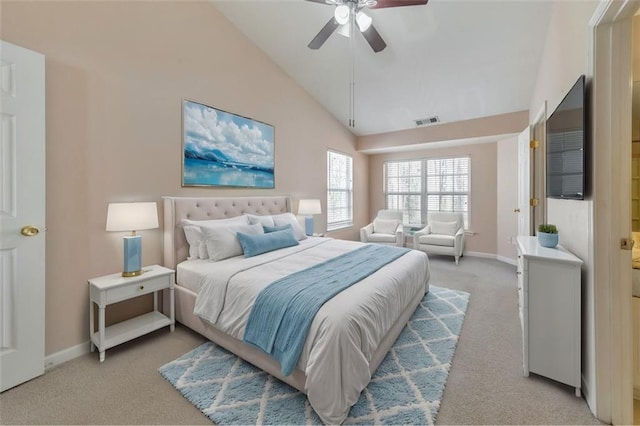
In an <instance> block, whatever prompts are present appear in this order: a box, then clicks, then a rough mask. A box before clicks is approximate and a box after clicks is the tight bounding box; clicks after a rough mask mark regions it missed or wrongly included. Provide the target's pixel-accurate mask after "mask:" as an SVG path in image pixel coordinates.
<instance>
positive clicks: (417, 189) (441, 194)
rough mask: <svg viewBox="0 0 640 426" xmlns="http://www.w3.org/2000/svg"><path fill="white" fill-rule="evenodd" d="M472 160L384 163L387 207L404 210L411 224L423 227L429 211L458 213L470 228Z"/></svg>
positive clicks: (441, 159)
mask: <svg viewBox="0 0 640 426" xmlns="http://www.w3.org/2000/svg"><path fill="white" fill-rule="evenodd" d="M470 163H471V159H470V157H468V156H465V157H452V158H431V159H425V160H408V161H388V162H386V163H385V164H384V179H385V182H384V184H385V194H386V203H387V208H388V209H392V210H402V212H403V222H404V223H405V224H407V225H422V224H423V223H426V222H427V220H426V219H427V215H428V213H429V212H457V213H462V215H463V217H464V226H465V228H468V227H469V188H470V176H471V173H470Z"/></svg>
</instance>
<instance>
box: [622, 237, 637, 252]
mask: <svg viewBox="0 0 640 426" xmlns="http://www.w3.org/2000/svg"><path fill="white" fill-rule="evenodd" d="M634 243H635V241H633V238H620V248H621V249H622V250H631V249H632V248H633V245H634Z"/></svg>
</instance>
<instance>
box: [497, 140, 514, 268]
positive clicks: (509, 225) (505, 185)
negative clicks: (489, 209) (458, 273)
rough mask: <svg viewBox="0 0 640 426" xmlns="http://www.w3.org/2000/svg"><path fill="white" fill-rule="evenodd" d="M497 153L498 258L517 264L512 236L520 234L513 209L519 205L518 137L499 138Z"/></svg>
mask: <svg viewBox="0 0 640 426" xmlns="http://www.w3.org/2000/svg"><path fill="white" fill-rule="evenodd" d="M497 155H498V161H497V173H498V177H497V190H498V195H497V199H496V204H497V208H496V214H497V222H498V225H497V229H496V240H497V252H496V254H497V255H498V259H500V260H502V261H504V262H512V263H513V264H515V262H516V248H515V245H514V244H513V243H512V238H513V237H514V236H516V235H517V234H518V216H517V214H516V213H515V212H514V211H513V210H514V209H515V208H516V207H517V206H518V137H517V136H514V137H511V138H507V139H502V140H499V141H498V143H497Z"/></svg>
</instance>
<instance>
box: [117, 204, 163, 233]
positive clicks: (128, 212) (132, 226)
mask: <svg viewBox="0 0 640 426" xmlns="http://www.w3.org/2000/svg"><path fill="white" fill-rule="evenodd" d="M157 227H158V207H157V205H156V203H155V202H149V203H109V207H108V208H107V231H140V230H142V229H153V228H157Z"/></svg>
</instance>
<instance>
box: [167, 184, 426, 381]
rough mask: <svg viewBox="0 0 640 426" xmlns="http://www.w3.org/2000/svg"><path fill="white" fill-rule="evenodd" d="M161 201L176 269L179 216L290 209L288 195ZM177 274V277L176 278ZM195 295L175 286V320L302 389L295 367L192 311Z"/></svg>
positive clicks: (183, 247)
mask: <svg viewBox="0 0 640 426" xmlns="http://www.w3.org/2000/svg"><path fill="white" fill-rule="evenodd" d="M163 201H164V266H166V267H168V268H172V269H175V268H176V265H178V263H180V262H182V261H184V260H186V259H187V254H188V253H189V247H188V245H187V241H186V238H185V236H184V232H183V230H182V227H181V226H180V221H181V220H182V219H191V220H207V219H225V218H230V217H235V216H240V215H243V214H256V215H272V214H280V213H286V212H290V211H291V202H290V200H289V198H288V197H284V196H275V197H242V198H192V197H163ZM179 278H180V277H179V276H178V274H176V279H177V280H179ZM195 299H196V294H195V293H193V292H192V291H191V290H189V289H186V288H184V287H181V286H180V285H177V286H176V288H175V309H176V320H177V321H178V322H180V323H181V324H183V325H185V326H187V327H189V328H190V329H192V330H194V331H196V332H198V333H200V334H202V335H203V336H205V337H207V338H208V339H210V340H211V341H213V342H214V343H216V344H218V345H220V346H222V347H224V348H225V349H227V350H229V351H230V352H233V353H234V354H236V355H238V356H239V357H241V358H243V359H245V360H246V361H248V362H250V363H252V364H253V365H255V366H257V367H259V368H260V369H262V370H264V371H266V372H267V373H269V374H271V375H272V376H274V377H277V378H278V379H280V380H282V381H283V382H285V383H287V384H289V385H291V386H293V387H294V388H296V389H298V390H300V391H301V392H305V380H306V377H305V374H304V372H303V371H300V370H299V369H297V368H296V369H295V370H294V372H293V373H292V374H291V375H289V376H284V375H283V374H282V372H281V371H280V364H279V363H278V362H277V361H275V360H274V359H273V358H271V357H269V356H268V355H265V354H264V353H263V352H261V351H260V350H258V349H256V348H254V347H252V346H249V345H247V344H245V343H244V342H242V341H241V340H238V339H235V338H233V337H231V336H229V335H227V334H225V333H223V332H221V331H220V330H218V329H217V328H215V327H213V326H212V325H210V324H209V323H207V322H205V321H203V320H202V319H200V318H199V317H197V316H196V315H194V314H193V308H194V306H195ZM419 303H420V298H418V299H417V300H416V301H415V303H414V304H411V305H410V306H408V307H407V308H406V309H405V310H404V311H403V312H402V315H401V316H400V318H398V321H396V323H395V324H394V325H393V327H391V329H390V330H389V333H388V334H387V336H386V337H385V338H384V339H383V340H382V342H381V343H380V346H379V347H378V349H377V350H376V351H375V352H374V354H373V356H372V358H371V361H370V362H369V370H370V371H371V373H372V374H373V372H374V371H375V370H376V369H377V368H378V366H379V365H380V363H381V362H382V360H383V359H384V357H385V355H386V354H387V352H389V349H390V348H391V346H392V345H393V343H394V342H395V340H396V338H397V337H398V335H399V334H400V332H401V331H402V329H403V328H404V326H405V324H406V323H407V321H408V320H409V318H411V315H412V314H413V312H414V311H415V309H416V307H417V306H418V304H419Z"/></svg>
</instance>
